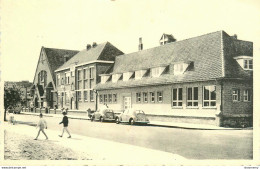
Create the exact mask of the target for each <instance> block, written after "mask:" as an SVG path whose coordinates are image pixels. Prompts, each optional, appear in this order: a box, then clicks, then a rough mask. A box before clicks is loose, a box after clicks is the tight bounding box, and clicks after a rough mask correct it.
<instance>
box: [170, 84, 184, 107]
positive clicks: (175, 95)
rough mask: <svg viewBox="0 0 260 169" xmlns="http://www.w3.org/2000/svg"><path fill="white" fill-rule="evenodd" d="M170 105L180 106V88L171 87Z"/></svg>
mask: <svg viewBox="0 0 260 169" xmlns="http://www.w3.org/2000/svg"><path fill="white" fill-rule="evenodd" d="M172 106H173V107H182V88H174V89H172Z"/></svg>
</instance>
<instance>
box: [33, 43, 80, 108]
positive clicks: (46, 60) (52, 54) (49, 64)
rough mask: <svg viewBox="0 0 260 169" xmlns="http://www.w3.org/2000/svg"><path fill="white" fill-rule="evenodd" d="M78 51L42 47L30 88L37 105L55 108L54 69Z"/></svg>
mask: <svg viewBox="0 0 260 169" xmlns="http://www.w3.org/2000/svg"><path fill="white" fill-rule="evenodd" d="M77 53H78V51H75V50H65V49H55V48H46V47H42V48H41V52H40V56H39V60H38V63H37V67H36V71H35V75H34V80H33V86H32V88H31V90H30V92H31V96H32V103H33V105H34V106H35V107H51V108H53V107H54V106H55V105H56V104H57V92H56V85H55V84H56V82H55V81H56V78H55V74H54V71H55V70H56V69H57V68H58V67H59V66H61V65H63V64H64V63H65V62H67V61H68V60H69V59H70V58H71V57H72V56H74V55H75V54H77Z"/></svg>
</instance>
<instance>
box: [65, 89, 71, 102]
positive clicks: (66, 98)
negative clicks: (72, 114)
mask: <svg viewBox="0 0 260 169" xmlns="http://www.w3.org/2000/svg"><path fill="white" fill-rule="evenodd" d="M69 103H70V99H69V93H68V92H66V93H65V104H69Z"/></svg>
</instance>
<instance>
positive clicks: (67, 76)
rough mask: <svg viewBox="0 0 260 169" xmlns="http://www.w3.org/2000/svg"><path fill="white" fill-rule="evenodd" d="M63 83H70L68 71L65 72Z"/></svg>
mask: <svg viewBox="0 0 260 169" xmlns="http://www.w3.org/2000/svg"><path fill="white" fill-rule="evenodd" d="M65 84H70V73H69V72H67V73H65Z"/></svg>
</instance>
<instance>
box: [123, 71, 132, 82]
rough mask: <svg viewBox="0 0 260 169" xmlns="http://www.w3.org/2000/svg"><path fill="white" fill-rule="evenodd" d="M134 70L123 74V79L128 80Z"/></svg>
mask: <svg viewBox="0 0 260 169" xmlns="http://www.w3.org/2000/svg"><path fill="white" fill-rule="evenodd" d="M133 73H134V72H126V73H124V74H123V81H128V80H129V79H130V77H131V76H132V75H133Z"/></svg>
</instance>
